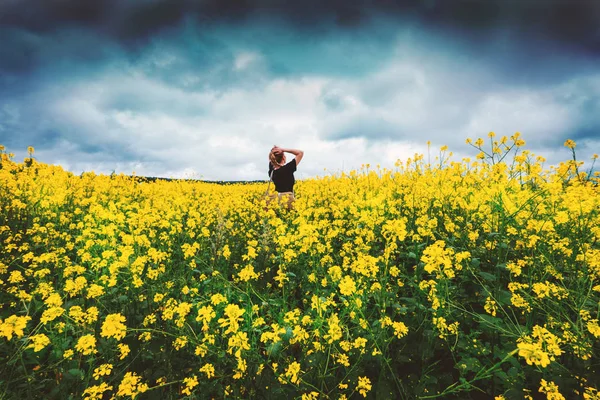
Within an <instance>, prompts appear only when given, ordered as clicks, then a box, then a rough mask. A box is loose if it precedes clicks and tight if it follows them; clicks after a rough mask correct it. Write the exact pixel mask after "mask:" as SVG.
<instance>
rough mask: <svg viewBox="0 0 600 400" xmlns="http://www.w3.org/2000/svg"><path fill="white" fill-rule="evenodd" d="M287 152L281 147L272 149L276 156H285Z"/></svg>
mask: <svg viewBox="0 0 600 400" xmlns="http://www.w3.org/2000/svg"><path fill="white" fill-rule="evenodd" d="M284 151H285V150H283V149H282V148H281V147H279V146H273V148H272V149H271V153H274V154H283V153H284Z"/></svg>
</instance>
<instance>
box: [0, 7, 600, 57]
mask: <svg viewBox="0 0 600 400" xmlns="http://www.w3.org/2000/svg"><path fill="white" fill-rule="evenodd" d="M378 15H387V16H391V17H396V18H401V19H414V20H417V21H419V22H421V23H423V24H425V25H431V26H436V27H441V29H450V30H456V31H457V32H460V33H465V34H468V35H470V36H471V39H472V40H473V41H477V40H482V39H484V38H485V35H483V36H481V35H480V34H484V33H486V32H489V31H493V30H494V29H496V28H502V27H505V26H508V27H509V28H510V29H515V30H516V31H518V32H519V33H520V34H521V35H522V36H523V38H525V37H527V36H529V35H534V36H536V35H539V36H542V37H548V38H552V39H555V40H558V41H560V42H562V43H564V44H566V45H569V46H572V47H574V48H580V49H584V50H587V51H590V52H600V28H599V26H600V2H597V1H594V0H545V1H540V0H519V1H516V0H496V1H492V0H376V1H367V0H362V1H353V2H349V1H343V0H330V1H321V0H305V1H296V0H287V1H276V0H204V1H192V0H143V1H139V0H135V1H134V0H128V1H117V0H102V1H80V0H30V1H24V0H8V1H7V0H5V1H3V2H2V4H0V25H4V26H12V27H18V28H22V29H25V30H30V31H34V32H52V31H54V30H56V29H58V28H62V27H64V26H68V25H79V26H84V27H88V28H91V29H93V30H96V31H97V32H98V33H100V34H106V35H109V36H113V37H115V38H117V39H120V40H123V41H124V42H130V41H133V42H135V41H136V40H144V39H145V38H148V37H150V36H153V35H154V34H155V33H157V32H160V31H162V30H165V29H168V28H173V27H176V26H177V25H179V24H180V23H181V22H182V21H183V20H184V19H186V18H191V19H194V20H196V21H198V22H200V23H201V24H205V25H210V24H213V23H215V22H216V23H222V22H228V21H229V22H239V21H243V20H247V19H251V18H260V17H272V18H275V19H280V20H283V21H284V22H286V23H288V24H291V25H293V26H296V27H297V28H302V29H321V28H322V27H323V25H327V24H332V25H334V26H337V27H345V28H353V27H357V26H360V25H361V24H364V23H367V22H369V21H370V20H371V19H372V18H373V17H375V16H378Z"/></svg>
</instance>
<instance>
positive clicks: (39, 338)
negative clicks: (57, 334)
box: [27, 333, 50, 353]
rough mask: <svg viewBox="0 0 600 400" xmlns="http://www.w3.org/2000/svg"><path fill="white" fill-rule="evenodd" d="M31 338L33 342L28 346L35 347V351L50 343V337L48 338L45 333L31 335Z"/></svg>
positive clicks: (29, 347)
mask: <svg viewBox="0 0 600 400" xmlns="http://www.w3.org/2000/svg"><path fill="white" fill-rule="evenodd" d="M29 340H31V343H30V344H29V346H27V348H28V349H31V348H33V351H34V352H36V353H37V352H38V351H40V350H42V349H43V348H44V347H46V346H48V345H49V344H50V339H48V336H46V335H44V334H43V333H40V334H39V335H33V336H30V337H29Z"/></svg>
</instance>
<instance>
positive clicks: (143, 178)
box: [132, 176, 266, 185]
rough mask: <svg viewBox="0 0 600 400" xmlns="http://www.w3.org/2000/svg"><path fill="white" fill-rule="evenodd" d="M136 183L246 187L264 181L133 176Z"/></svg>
mask: <svg viewBox="0 0 600 400" xmlns="http://www.w3.org/2000/svg"><path fill="white" fill-rule="evenodd" d="M132 178H133V179H135V180H136V181H137V182H146V183H148V182H156V181H186V182H202V183H214V184H217V185H238V184H242V185H247V184H252V183H265V182H266V181H264V180H254V181H206V180H202V179H188V178H161V177H156V176H133V177H132Z"/></svg>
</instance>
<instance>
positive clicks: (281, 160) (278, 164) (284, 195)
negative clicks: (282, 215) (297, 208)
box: [269, 146, 304, 210]
mask: <svg viewBox="0 0 600 400" xmlns="http://www.w3.org/2000/svg"><path fill="white" fill-rule="evenodd" d="M285 153H291V154H293V155H294V156H296V157H294V159H293V160H292V161H290V162H289V163H287V164H286V162H285V161H286V157H285ZM303 156H304V152H303V151H302V150H296V149H284V148H282V147H279V146H273V148H272V149H271V151H270V152H269V177H270V178H271V180H272V181H273V184H274V185H275V191H276V192H277V198H278V201H279V202H280V203H281V200H282V199H283V200H284V201H285V205H286V208H287V209H288V210H290V209H292V207H293V204H294V200H295V197H294V184H295V183H296V180H295V179H294V172H295V171H296V167H297V166H298V164H300V161H301V160H302V157H303ZM274 197H275V195H273V196H272V197H271V199H272V198H274Z"/></svg>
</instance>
